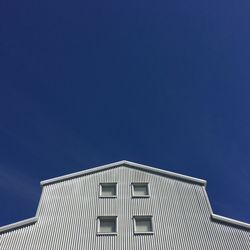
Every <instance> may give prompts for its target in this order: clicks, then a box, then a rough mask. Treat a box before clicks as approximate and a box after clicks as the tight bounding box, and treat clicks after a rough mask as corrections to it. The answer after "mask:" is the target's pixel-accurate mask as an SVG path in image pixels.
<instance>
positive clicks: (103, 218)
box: [96, 216, 118, 235]
mask: <svg viewBox="0 0 250 250" xmlns="http://www.w3.org/2000/svg"><path fill="white" fill-rule="evenodd" d="M105 219H107V220H110V219H114V220H115V232H101V231H100V230H101V220H105ZM96 223H97V225H96V234H97V235H117V234H118V217H117V216H98V217H97V222H96Z"/></svg>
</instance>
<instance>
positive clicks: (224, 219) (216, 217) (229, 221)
mask: <svg viewBox="0 0 250 250" xmlns="http://www.w3.org/2000/svg"><path fill="white" fill-rule="evenodd" d="M211 218H212V219H213V220H215V221H219V222H223V223H227V224H231V225H234V226H238V227H242V228H247V229H250V224H248V223H245V222H242V221H238V220H234V219H231V218H228V217H224V216H220V215H217V214H214V213H212V214H211Z"/></svg>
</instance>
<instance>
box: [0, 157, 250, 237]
mask: <svg viewBox="0 0 250 250" xmlns="http://www.w3.org/2000/svg"><path fill="white" fill-rule="evenodd" d="M120 166H127V167H130V168H134V169H138V170H142V171H145V172H149V173H153V174H157V175H161V176H166V177H170V178H173V179H177V180H180V181H184V182H189V183H193V184H197V185H200V186H202V188H203V190H204V194H205V197H206V200H207V204H208V206H209V210H210V218H211V221H216V222H219V223H222V224H228V225H230V226H233V227H239V228H243V229H246V230H249V229H250V224H248V223H245V222H242V221H238V220H234V219H231V218H227V217H224V216H220V215H217V214H214V213H213V210H212V207H211V205H210V202H209V198H208V195H207V192H206V189H205V187H206V184H207V182H206V181H205V180H202V179H198V178H194V177H190V176H187V175H182V174H177V173H174V172H170V171H166V170H162V169H158V168H154V167H150V166H146V165H142V164H138V163H135V162H131V161H126V160H122V161H118V162H114V163H110V164H106V165H102V166H99V167H95V168H91V169H87V170H83V171H80V172H76V173H72V174H67V175H63V176H60V177H56V178H52V179H47V180H44V181H41V182H40V184H41V186H42V187H43V186H46V185H50V184H53V183H57V182H61V181H65V180H69V179H73V178H77V177H80V176H84V175H89V174H93V173H97V172H100V171H104V170H107V169H112V168H116V167H120ZM40 202H41V199H40V201H39V205H38V208H37V212H36V215H35V216H34V217H31V218H29V219H26V220H22V221H19V222H16V223H12V224H9V225H6V226H2V227H0V235H1V234H2V233H5V232H8V231H12V230H15V229H18V228H21V227H25V226H28V225H32V224H35V223H36V222H37V221H38V219H39V207H40Z"/></svg>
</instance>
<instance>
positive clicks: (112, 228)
mask: <svg viewBox="0 0 250 250" xmlns="http://www.w3.org/2000/svg"><path fill="white" fill-rule="evenodd" d="M115 232H116V219H100V233H115Z"/></svg>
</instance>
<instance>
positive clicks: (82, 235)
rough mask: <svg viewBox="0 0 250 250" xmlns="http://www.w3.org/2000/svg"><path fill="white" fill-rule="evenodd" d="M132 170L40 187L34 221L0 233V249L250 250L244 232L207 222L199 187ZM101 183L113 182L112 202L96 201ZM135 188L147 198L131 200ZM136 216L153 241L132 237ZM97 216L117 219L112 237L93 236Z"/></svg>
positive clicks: (248, 233)
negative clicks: (147, 220) (149, 227)
mask: <svg viewBox="0 0 250 250" xmlns="http://www.w3.org/2000/svg"><path fill="white" fill-rule="evenodd" d="M135 166H136V165H134V166H133V164H128V163H126V164H121V163H120V164H117V165H113V166H112V167H110V168H105V169H103V170H99V171H97V172H90V173H88V172H86V174H84V173H83V174H82V175H80V174H79V175H77V176H74V177H72V176H71V177H70V178H62V179H59V180H55V181H51V182H42V184H43V185H44V186H43V190H42V195H41V199H40V203H39V207H38V211H37V215H36V217H34V218H33V221H32V219H31V221H26V222H24V223H21V224H20V225H18V224H16V225H15V226H10V227H9V228H8V227H5V228H2V231H1V234H0V249H1V250H36V249H39V250H40V249H42V250H46V249H49V250H64V249H72V250H75V249H79V250H80V249H84V250H90V249H91V250H93V249H94V250H128V249H129V250H153V249H154V250H166V249H174V250H177V249H180V250H184V249H227V250H231V249H232V250H249V249H250V229H249V228H248V226H244V223H243V224H242V225H243V226H242V225H241V224H240V223H239V224H237V223H235V224H234V223H230V221H229V222H227V221H226V220H219V219H216V218H215V219H213V218H212V216H211V213H212V211H211V208H210V205H209V201H208V199H207V194H206V191H205V187H204V185H203V184H202V182H200V183H199V181H197V182H195V181H194V182H192V181H191V180H192V179H190V180H188V179H186V180H185V179H181V178H179V179H178V178H175V176H174V175H173V176H171V175H169V176H164V175H162V174H161V173H160V172H152V171H147V169H146V168H145V170H144V169H143V168H141V169H140V168H137V167H135ZM148 170H149V169H148ZM105 182H117V197H116V198H99V184H100V183H105ZM140 182H147V183H149V185H150V197H149V198H132V191H131V184H132V183H140ZM136 215H137V216H139V215H152V216H153V224H154V234H153V235H135V234H134V229H133V216H136ZM98 216H117V218H118V219H117V220H118V233H117V235H105V236H100V235H97V218H98ZM229 220H230V219H229ZM246 225H247V224H246Z"/></svg>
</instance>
